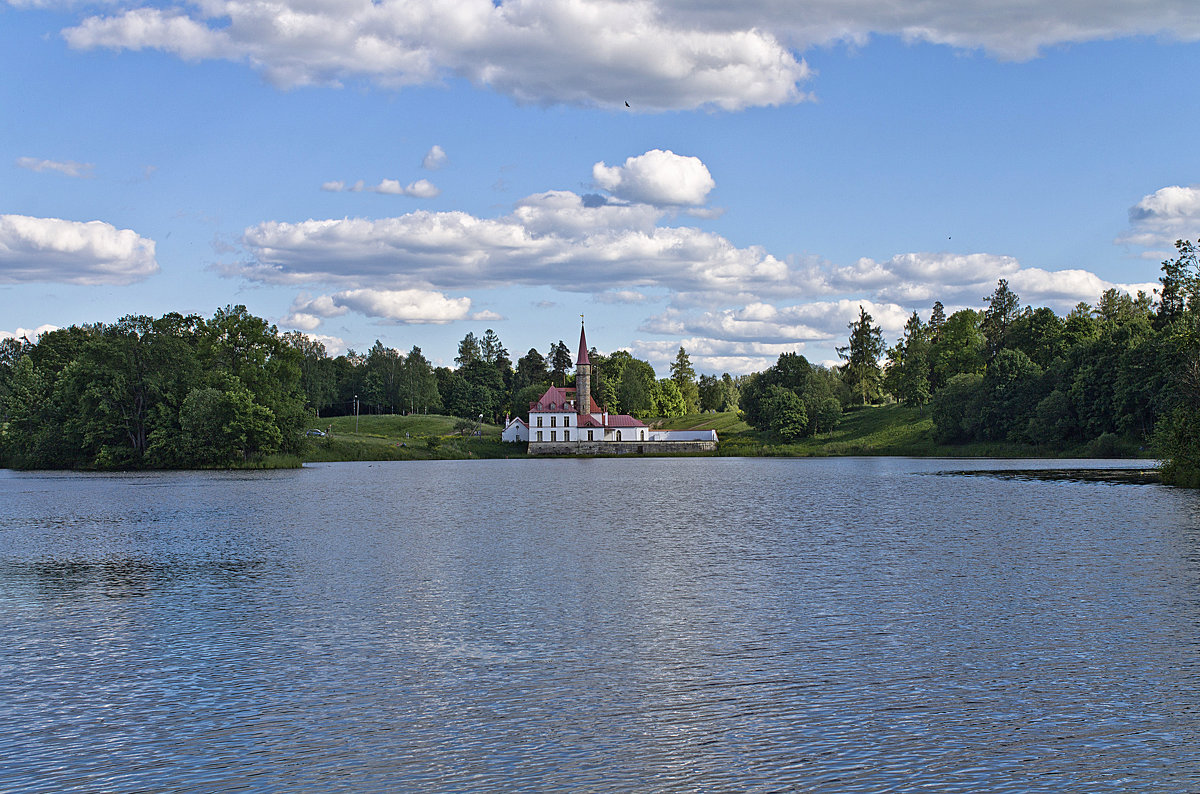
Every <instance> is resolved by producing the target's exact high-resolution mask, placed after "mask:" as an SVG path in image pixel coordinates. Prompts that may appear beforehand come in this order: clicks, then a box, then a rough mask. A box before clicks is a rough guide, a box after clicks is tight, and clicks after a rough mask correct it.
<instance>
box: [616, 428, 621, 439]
mask: <svg viewBox="0 0 1200 794" xmlns="http://www.w3.org/2000/svg"><path fill="white" fill-rule="evenodd" d="M620 440H621V431H620V430H618V431H617V441H620Z"/></svg>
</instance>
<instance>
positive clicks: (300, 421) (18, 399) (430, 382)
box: [0, 306, 738, 469]
mask: <svg viewBox="0 0 1200 794" xmlns="http://www.w3.org/2000/svg"><path fill="white" fill-rule="evenodd" d="M589 356H590V358H591V361H592V364H593V372H594V375H593V382H592V392H593V395H594V396H595V397H596V399H597V402H598V403H599V404H600V405H601V406H603V407H604V408H605V409H606V410H608V411H610V412H613V413H629V414H633V415H635V416H638V417H641V418H648V417H652V416H663V417H669V416H680V415H683V414H685V413H689V412H696V411H700V410H735V409H736V408H737V405H738V390H737V387H736V385H735V382H734V379H733V378H731V377H730V376H728V375H725V376H723V377H722V378H717V377H715V376H701V377H700V378H699V379H698V380H697V378H696V373H695V370H694V368H693V367H692V364H691V360H690V358H689V356H688V355H687V353H686V351H685V350H684V349H683V348H682V347H681V348H680V349H679V352H678V355H677V356H676V359H675V361H674V362H673V363H672V364H671V376H670V377H668V378H659V377H658V376H657V374H656V373H655V371H654V368H653V367H652V366H651V365H650V363H649V362H647V361H644V360H642V359H639V358H636V357H634V356H633V355H632V354H630V353H628V352H626V351H621V350H618V351H616V352H614V353H612V354H609V355H604V354H601V353H600V352H599V351H597V350H596V349H595V348H593V349H592V350H591V351H590V352H589ZM454 363H455V366H454V367H453V368H451V367H435V366H433V364H431V362H430V361H429V360H428V359H426V358H425V356H424V354H423V353H422V351H421V348H420V347H417V346H414V347H412V348H411V349H410V350H409V351H407V352H401V351H400V350H397V349H394V348H390V347H387V346H385V345H383V343H382V342H380V341H378V340H377V341H376V342H375V344H374V345H372V346H371V348H370V349H369V350H368V351H366V352H365V353H358V352H355V351H354V350H350V351H348V352H346V353H345V354H342V355H338V356H330V355H329V354H328V352H327V350H326V348H325V346H324V345H323V344H322V343H321V342H319V341H317V340H314V339H312V338H310V337H308V336H306V335H305V334H302V333H299V332H296V331H290V332H287V333H280V332H279V331H278V329H277V328H276V327H275V326H273V325H271V324H269V323H268V322H267V321H266V320H264V319H262V318H259V317H255V316H254V315H252V314H250V313H249V312H248V311H247V309H246V307H245V306H227V307H225V308H223V309H220V310H218V311H217V312H216V313H215V314H214V316H213V317H211V318H207V319H206V318H202V317H199V316H196V315H188V316H184V315H181V314H178V313H170V314H166V315H164V316H162V317H158V318H154V317H148V316H134V315H131V316H127V317H123V318H121V319H119V320H117V321H116V322H115V323H111V324H106V323H96V324H88V325H78V326H72V327H70V328H64V329H59V330H56V331H51V332H48V333H45V334H43V335H42V336H41V337H39V338H38V340H37V342H36V343H33V342H30V341H29V340H26V339H5V340H2V341H0V465H8V466H18V467H22V468H105V469H111V468H180V467H190V466H221V465H232V464H238V463H244V462H246V461H252V460H255V459H259V458H262V457H263V456H266V455H272V454H276V453H282V454H293V455H294V454H299V453H301V452H302V451H303V443H304V436H303V431H304V429H305V427H307V426H310V425H311V424H312V422H313V420H314V419H315V418H318V417H322V416H337V415H347V414H353V413H355V412H356V411H358V412H360V413H393V414H409V413H440V414H449V415H451V416H457V417H462V418H468V419H478V418H479V417H480V416H482V417H483V418H484V419H485V420H486V421H488V422H491V423H497V424H498V423H501V422H503V421H504V420H505V418H506V417H508V416H521V417H524V418H528V413H529V405H530V403H531V402H534V401H536V400H537V398H538V397H540V396H541V395H542V394H543V393H545V391H546V389H547V388H549V387H550V386H551V385H557V386H568V385H571V384H572V383H573V382H574V374H573V369H574V365H575V361H574V358H573V356H572V355H571V351H570V348H568V347H567V345H566V343H564V342H563V341H562V340H558V341H556V342H553V343H551V344H550V345H549V347H548V350H547V352H546V353H545V354H543V353H541V352H540V351H538V350H537V349H536V348H530V349H529V351H527V352H526V353H525V354H524V355H522V356H520V357H519V358H518V359H517V360H516V361H515V362H513V360H512V358H511V356H510V354H509V352H508V350H507V348H505V346H504V344H503V343H502V342H501V341H500V338H499V336H498V335H497V334H496V333H495V331H493V330H492V329H487V331H485V332H484V333H483V334H482V336H476V335H475V334H474V333H473V332H470V333H467V335H466V336H465V337H464V338H463V339H462V341H460V342H459V343H458V354H457V355H456V357H455V359H454Z"/></svg>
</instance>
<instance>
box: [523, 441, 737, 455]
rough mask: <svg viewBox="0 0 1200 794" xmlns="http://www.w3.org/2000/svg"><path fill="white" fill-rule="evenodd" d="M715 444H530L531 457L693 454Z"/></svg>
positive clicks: (610, 442) (706, 449)
mask: <svg viewBox="0 0 1200 794" xmlns="http://www.w3.org/2000/svg"><path fill="white" fill-rule="evenodd" d="M716 451H717V442H715V441H530V442H529V454H530V455H694V454H696V453H698V452H716Z"/></svg>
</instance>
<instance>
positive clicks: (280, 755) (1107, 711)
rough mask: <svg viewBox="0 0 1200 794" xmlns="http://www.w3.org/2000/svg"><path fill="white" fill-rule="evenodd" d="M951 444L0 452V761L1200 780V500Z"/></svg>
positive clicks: (172, 770) (283, 778)
mask: <svg viewBox="0 0 1200 794" xmlns="http://www.w3.org/2000/svg"><path fill="white" fill-rule="evenodd" d="M952 465H953V466H954V467H955V468H956V469H963V468H972V467H973V468H975V469H984V468H992V469H997V468H1007V469H1010V470H1013V471H1016V472H1019V473H1018V474H1016V475H1014V476H1013V477H995V476H991V477H985V478H981V477H944V476H943V477H930V476H921V475H922V474H925V473H936V472H941V471H946V470H947V465H946V462H945V461H905V460H887V459H864V460H854V459H843V460H824V461H819V460H757V461H756V460H719V459H704V460H630V461H591V460H578V461H486V462H470V463H464V462H459V463H453V462H434V463H428V464H396V465H380V464H376V465H374V466H366V465H354V464H331V465H323V466H316V467H312V468H308V469H305V470H303V471H298V472H263V473H237V474H223V473H171V474H138V475H60V474H16V473H12V472H0V492H2V493H3V495H4V497H5V498H4V499H3V500H0V629H2V630H3V632H4V637H5V643H4V644H3V646H0V747H3V748H4V752H3V754H2V756H0V790H6V791H7V790H13V791H16V790H20V791H32V792H41V791H47V792H49V791H55V792H58V791H159V790H170V791H182V792H191V791H196V792H199V791H205V792H207V791H213V790H229V791H262V790H275V789H285V788H286V789H299V790H327V791H395V790H418V789H426V788H432V789H435V790H439V791H478V790H491V789H497V790H505V791H546V790H586V791H629V790H662V791H675V790H680V791H682V790H688V791H690V790H695V789H702V790H739V791H740V790H745V791H772V792H773V791H781V790H797V791H839V792H890V791H925V790H934V791H939V792H968V791H970V792H975V791H981V790H986V791H990V792H1028V791H1047V792H1049V791H1054V792H1059V791H1067V792H1104V791H1113V792H1116V791H1137V792H1183V791H1194V790H1197V789H1198V788H1200V749H1198V748H1200V741H1198V740H1200V736H1198V733H1200V730H1198V729H1200V694H1198V693H1200V686H1197V685H1198V684H1200V680H1198V678H1200V676H1198V673H1200V653H1198V651H1200V531H1198V530H1200V500H1198V499H1197V497H1196V495H1195V494H1188V493H1185V492H1179V491H1173V490H1170V489H1166V488H1163V487H1161V486H1154V485H1139V486H1113V485H1104V484H1097V483H1094V482H1086V481H1075V480H1071V479H1063V478H1059V477H1055V478H1053V479H1043V478H1040V477H1034V476H1032V475H1030V474H1029V470H1030V469H1033V468H1038V467H1040V466H1044V464H1039V463H1034V462H1029V461H1020V462H995V461H991V462H981V463H979V464H973V463H968V464H964V463H963V462H962V461H955V462H954V463H953V464H952ZM1071 465H1072V464H1064V463H1063V462H1057V461H1056V462H1054V464H1053V467H1054V468H1055V469H1063V468H1064V467H1067V468H1070V466H1071ZM1086 465H1087V466H1088V468H1093V469H1094V468H1097V466H1096V464H1095V462H1090V461H1089V462H1087V464H1086ZM1119 465H1120V464H1119V463H1113V464H1110V466H1109V467H1116V466H1119ZM1101 468H1103V467H1101ZM554 486H558V489H557V490H558V493H557V494H556V493H555V491H556V489H555V487H554ZM527 494H529V495H528V496H527ZM535 494H536V497H535V496H534V495H535Z"/></svg>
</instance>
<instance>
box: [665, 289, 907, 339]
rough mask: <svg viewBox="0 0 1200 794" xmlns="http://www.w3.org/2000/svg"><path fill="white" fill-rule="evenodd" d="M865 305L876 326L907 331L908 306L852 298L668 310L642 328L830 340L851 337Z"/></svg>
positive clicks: (737, 336)
mask: <svg viewBox="0 0 1200 794" xmlns="http://www.w3.org/2000/svg"><path fill="white" fill-rule="evenodd" d="M860 306H861V307H862V308H864V309H865V310H866V311H867V313H868V314H870V315H871V316H872V318H873V319H874V321H875V324H876V325H878V326H880V327H881V328H883V330H884V331H885V332H888V333H892V332H898V331H900V330H901V329H903V328H904V322H905V320H907V319H908V315H909V312H908V310H906V309H904V308H903V307H901V306H898V305H896V304H894V303H876V302H874V301H870V300H851V299H849V298H843V299H840V300H836V301H814V302H811V303H802V304H798V305H795V306H784V307H777V306H774V305H772V304H769V303H761V302H760V303H753V304H750V305H748V306H744V307H741V308H738V309H725V310H721V311H708V312H703V313H700V314H698V315H690V316H689V315H685V314H683V313H682V312H679V311H678V310H668V311H667V312H665V313H663V314H660V315H658V316H657V317H651V318H650V319H649V320H647V321H646V323H645V324H643V325H642V327H641V330H642V331H645V332H648V333H656V334H667V335H684V334H691V335H693V336H694V337H699V338H709V339H718V340H722V341H725V342H754V343H761V344H765V345H785V346H787V345H792V346H794V345H797V344H803V343H806V342H831V341H836V340H840V339H841V338H842V337H844V336H846V330H847V324H848V323H850V322H851V321H853V320H855V319H857V317H858V309H859V307H860Z"/></svg>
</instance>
